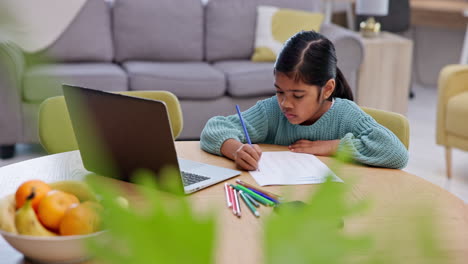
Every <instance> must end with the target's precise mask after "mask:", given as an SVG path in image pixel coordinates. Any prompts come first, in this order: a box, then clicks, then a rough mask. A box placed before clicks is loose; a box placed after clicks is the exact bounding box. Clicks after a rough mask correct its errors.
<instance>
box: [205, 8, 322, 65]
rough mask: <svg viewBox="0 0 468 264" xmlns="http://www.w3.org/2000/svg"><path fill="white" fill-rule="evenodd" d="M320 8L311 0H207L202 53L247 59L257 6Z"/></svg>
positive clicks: (215, 57) (210, 56)
mask: <svg viewBox="0 0 468 264" xmlns="http://www.w3.org/2000/svg"><path fill="white" fill-rule="evenodd" d="M259 5H273V6H276V7H279V8H291V9H301V10H305V11H320V7H321V1H311V0H288V1H284V0H236V1H232V0H210V1H208V3H207V4H206V12H205V13H206V14H205V17H206V18H205V24H206V27H205V30H206V34H205V36H206V44H205V50H206V51H205V56H206V59H207V60H208V61H217V60H226V59H244V60H246V59H249V58H250V56H252V53H253V47H254V39H255V25H256V18H257V6H259Z"/></svg>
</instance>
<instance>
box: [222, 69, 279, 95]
mask: <svg viewBox="0 0 468 264" xmlns="http://www.w3.org/2000/svg"><path fill="white" fill-rule="evenodd" d="M213 66H214V67H215V68H217V69H219V70H221V71H222V72H224V74H225V75H226V79H227V91H228V94H230V95H232V96H238V97H241V96H262V95H273V94H274V93H275V87H274V82H275V78H274V76H273V66H274V63H273V62H252V61H249V60H238V61H220V62H216V63H215V64H213Z"/></svg>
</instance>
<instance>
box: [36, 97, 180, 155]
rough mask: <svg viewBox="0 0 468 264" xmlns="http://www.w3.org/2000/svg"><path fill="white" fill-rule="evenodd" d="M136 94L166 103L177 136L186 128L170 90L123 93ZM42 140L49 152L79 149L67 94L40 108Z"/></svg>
mask: <svg viewBox="0 0 468 264" xmlns="http://www.w3.org/2000/svg"><path fill="white" fill-rule="evenodd" d="M119 93H120V94H125V95H129V96H134V97H140V98H148V99H154V100H159V101H163V102H165V103H166V106H167V109H168V113H169V119H170V121H171V127H172V135H173V136H174V139H175V138H177V137H178V136H179V135H180V132H182V127H183V119H182V110H181V108H180V104H179V100H178V99H177V97H176V96H175V95H174V94H172V93H170V92H167V91H129V92H119ZM39 139H40V142H41V144H42V146H43V147H44V149H45V150H46V151H47V152H48V153H49V154H54V153H61V152H66V151H71V150H76V149H78V144H77V142H76V139H75V133H74V132H73V127H72V124H71V121H70V117H69V115H68V109H67V106H66V103H65V98H64V97H63V96H56V97H51V98H49V99H47V100H45V101H44V102H42V104H41V105H40V108H39Z"/></svg>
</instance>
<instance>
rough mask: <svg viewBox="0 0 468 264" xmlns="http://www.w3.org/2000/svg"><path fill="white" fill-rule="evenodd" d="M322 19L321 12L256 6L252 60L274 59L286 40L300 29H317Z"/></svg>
mask: <svg viewBox="0 0 468 264" xmlns="http://www.w3.org/2000/svg"><path fill="white" fill-rule="evenodd" d="M322 21H323V14H321V13H312V12H306V11H301V10H294V9H287V8H278V7H274V6H258V8H257V31H256V35H255V50H254V54H253V55H252V61H275V60H276V56H277V55H278V53H279V52H280V50H281V48H282V47H283V44H284V43H285V42H286V40H288V39H289V38H290V37H291V36H293V35H294V34H296V33H297V32H299V31H301V30H315V31H319V30H320V26H321V24H322Z"/></svg>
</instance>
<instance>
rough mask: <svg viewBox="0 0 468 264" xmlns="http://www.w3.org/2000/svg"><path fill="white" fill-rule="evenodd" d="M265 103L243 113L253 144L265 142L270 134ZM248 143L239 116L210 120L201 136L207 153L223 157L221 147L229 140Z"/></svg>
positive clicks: (260, 102)
mask: <svg viewBox="0 0 468 264" xmlns="http://www.w3.org/2000/svg"><path fill="white" fill-rule="evenodd" d="M266 112H267V111H266V108H265V106H264V103H263V101H259V102H257V103H256V104H255V105H254V106H253V107H251V108H249V109H248V110H246V111H245V112H242V118H243V119H244V123H245V126H246V128H247V131H248V133H249V137H250V140H251V141H252V143H260V142H263V141H264V140H265V138H266V136H267V133H268V118H267V114H266ZM230 138H232V139H235V140H238V141H240V142H244V143H246V142H247V139H246V137H245V135H244V130H243V128H242V125H241V123H240V120H239V116H238V115H237V114H235V115H230V116H215V117H212V118H210V120H208V122H207V123H206V125H205V128H204V129H203V131H202V133H201V136H200V146H201V148H202V149H203V150H205V151H206V152H209V153H212V154H216V155H220V156H221V155H222V154H221V146H222V145H223V143H224V141H226V140H228V139H230Z"/></svg>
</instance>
